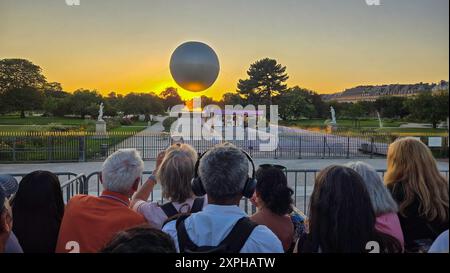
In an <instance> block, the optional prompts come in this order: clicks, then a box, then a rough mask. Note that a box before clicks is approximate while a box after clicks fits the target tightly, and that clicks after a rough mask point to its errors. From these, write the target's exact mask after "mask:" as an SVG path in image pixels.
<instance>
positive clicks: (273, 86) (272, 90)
mask: <svg viewBox="0 0 450 273" xmlns="http://www.w3.org/2000/svg"><path fill="white" fill-rule="evenodd" d="M247 75H248V76H249V78H248V79H245V80H239V83H238V86H237V88H238V93H239V94H240V95H242V96H243V97H244V99H246V100H247V103H249V104H255V105H259V104H262V105H266V106H269V105H271V104H272V99H273V97H274V96H276V95H279V94H280V93H281V92H283V91H285V90H286V88H287V85H286V84H285V82H286V81H287V80H288V79H289V77H288V75H287V74H286V67H285V66H282V65H281V64H278V63H277V61H276V60H273V59H269V58H266V59H262V60H259V61H257V62H255V63H253V64H252V65H250V68H249V70H248V71H247Z"/></svg>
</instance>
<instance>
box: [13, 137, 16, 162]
mask: <svg viewBox="0 0 450 273" xmlns="http://www.w3.org/2000/svg"><path fill="white" fill-rule="evenodd" d="M16 142H17V137H14V138H13V162H16V160H17V157H16V148H17V147H16Z"/></svg>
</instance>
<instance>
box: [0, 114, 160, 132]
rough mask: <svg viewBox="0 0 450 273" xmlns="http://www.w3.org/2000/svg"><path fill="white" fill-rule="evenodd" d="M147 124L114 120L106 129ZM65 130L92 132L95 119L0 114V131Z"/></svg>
mask: <svg viewBox="0 0 450 273" xmlns="http://www.w3.org/2000/svg"><path fill="white" fill-rule="evenodd" d="M155 123H156V122H152V125H153V124H155ZM108 124H109V123H108ZM108 126H109V125H108ZM116 126H117V127H116ZM147 126H148V122H145V121H135V122H133V124H131V125H129V126H127V125H117V122H116V125H114V128H112V129H108V131H111V132H139V131H142V130H144V129H145V128H146V127H147ZM66 130H72V131H76V130H81V131H90V132H93V131H95V120H88V119H79V118H61V117H26V118H20V117H19V116H0V132H30V131H31V132H39V131H66Z"/></svg>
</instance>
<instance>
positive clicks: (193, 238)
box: [163, 144, 283, 253]
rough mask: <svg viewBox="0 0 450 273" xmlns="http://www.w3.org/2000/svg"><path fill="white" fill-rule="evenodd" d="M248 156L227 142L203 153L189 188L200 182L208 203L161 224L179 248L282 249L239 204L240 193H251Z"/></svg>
mask: <svg viewBox="0 0 450 273" xmlns="http://www.w3.org/2000/svg"><path fill="white" fill-rule="evenodd" d="M249 159H250V158H247V155H246V154H245V153H244V152H243V151H241V150H239V149H238V148H236V147H235V146H233V145H231V144H222V145H219V146H216V147H215V148H214V149H212V150H210V151H208V152H207V153H206V154H204V155H203V157H202V158H201V159H200V161H199V164H198V170H196V172H197V171H198V177H196V178H194V181H193V190H194V192H195V188H196V187H197V186H199V185H195V184H198V183H200V184H201V186H200V188H202V189H203V191H204V192H203V193H205V192H206V195H207V197H208V205H207V206H206V207H204V209H203V211H201V212H198V213H195V214H191V215H190V216H189V217H187V216H184V217H180V218H178V219H177V220H176V221H171V222H169V223H167V224H166V225H165V226H164V227H163V231H164V232H166V233H167V234H169V235H170V236H171V237H172V238H173V239H174V242H175V245H176V247H177V250H178V251H179V252H182V253H183V252H228V253H230V252H231V253H238V252H240V253H282V252H283V246H282V244H281V242H280V240H279V239H278V238H277V237H276V236H275V235H274V234H273V233H272V231H270V230H269V229H268V228H267V227H265V226H261V225H256V224H255V223H253V222H251V221H250V220H249V218H248V217H247V215H246V213H245V212H244V211H243V210H242V209H241V208H239V203H240V200H241V199H242V197H243V195H244V193H245V195H251V193H250V192H249V191H251V186H250V187H249V183H251V182H252V181H251V180H252V178H249V176H248V172H249V165H248V164H249ZM253 182H254V181H253Z"/></svg>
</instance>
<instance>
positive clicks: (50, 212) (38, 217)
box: [12, 171, 64, 252]
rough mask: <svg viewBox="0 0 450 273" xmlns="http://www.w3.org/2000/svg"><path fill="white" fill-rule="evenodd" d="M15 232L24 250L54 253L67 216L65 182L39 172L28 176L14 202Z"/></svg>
mask: <svg viewBox="0 0 450 273" xmlns="http://www.w3.org/2000/svg"><path fill="white" fill-rule="evenodd" d="M12 212H13V216H14V225H13V231H14V234H15V235H16V236H17V238H18V239H19V242H20V245H21V246H22V248H23V250H24V252H54V250H55V246H56V239H57V237H58V232H59V227H60V224H61V220H62V217H63V215H64V201H63V196H62V191H61V185H60V182H59V179H58V177H57V176H56V175H54V174H53V173H51V172H47V171H36V172H32V173H30V174H28V175H26V176H25V177H24V178H23V179H22V181H21V182H20V184H19V189H18V191H17V193H16V195H15V196H14V199H13V201H12Z"/></svg>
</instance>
